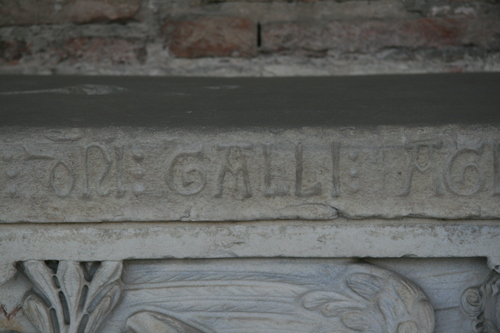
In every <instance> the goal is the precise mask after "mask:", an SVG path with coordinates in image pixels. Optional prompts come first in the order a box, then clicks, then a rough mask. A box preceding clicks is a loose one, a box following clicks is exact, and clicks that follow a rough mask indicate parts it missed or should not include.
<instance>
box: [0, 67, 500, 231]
mask: <svg viewBox="0 0 500 333" xmlns="http://www.w3.org/2000/svg"><path fill="white" fill-rule="evenodd" d="M499 91H500V75H499V74H446V75H410V76H371V77H328V78H327V77H316V78H266V79H262V78H137V77H92V76H88V77H69V76H68V77H29V76H4V77H1V79H0V126H1V128H2V130H1V132H0V169H1V170H2V176H1V177H2V178H1V180H0V198H1V200H0V221H1V222H4V223H8V222H100V221H131V220H134V221H249V220H267V219H283V220H292V219H299V220H333V219H336V218H338V217H345V218H371V217H381V218H401V217H427V218H439V219H465V218H467V219H471V218H474V219H491V218H493V219H496V218H498V217H500V205H499V203H500V132H499V131H498V129H499V126H500V125H499V124H500V94H499V93H498V92H499Z"/></svg>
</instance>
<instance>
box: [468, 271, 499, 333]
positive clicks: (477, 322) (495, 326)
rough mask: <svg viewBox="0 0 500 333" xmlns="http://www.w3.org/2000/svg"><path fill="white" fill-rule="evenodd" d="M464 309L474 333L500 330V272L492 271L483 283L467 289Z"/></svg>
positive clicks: (495, 332)
mask: <svg viewBox="0 0 500 333" xmlns="http://www.w3.org/2000/svg"><path fill="white" fill-rule="evenodd" d="M462 309H463V310H464V312H465V313H466V314H467V315H469V316H470V317H471V318H472V330H473V332H474V333H498V332H500V274H498V273H496V272H492V273H491V274H490V276H489V277H488V278H487V279H486V281H485V282H484V283H483V284H482V285H480V286H479V287H472V288H469V289H467V290H465V292H464V293H463V295H462Z"/></svg>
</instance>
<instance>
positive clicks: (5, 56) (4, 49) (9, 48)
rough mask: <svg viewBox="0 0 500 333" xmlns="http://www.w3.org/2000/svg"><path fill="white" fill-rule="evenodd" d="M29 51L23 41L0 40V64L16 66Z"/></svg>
mask: <svg viewBox="0 0 500 333" xmlns="http://www.w3.org/2000/svg"><path fill="white" fill-rule="evenodd" d="M28 54H31V50H30V48H29V46H28V45H27V43H26V42H25V41H19V40H0V64H4V65H17V64H18V63H19V60H21V58H22V57H23V56H25V55H28Z"/></svg>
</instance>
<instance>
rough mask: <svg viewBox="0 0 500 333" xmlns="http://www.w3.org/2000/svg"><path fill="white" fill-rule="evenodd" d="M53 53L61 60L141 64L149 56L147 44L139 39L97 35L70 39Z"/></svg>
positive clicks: (53, 50)
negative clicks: (98, 36)
mask: <svg viewBox="0 0 500 333" xmlns="http://www.w3.org/2000/svg"><path fill="white" fill-rule="evenodd" d="M51 53H52V54H54V55H55V56H56V57H57V58H58V61H59V62H60V61H68V62H71V63H78V62H83V63H84V62H90V63H97V62H99V63H108V64H113V65H120V64H129V65H130V64H141V63H144V62H145V60H146V57H147V51H146V47H145V44H144V42H143V41H141V40H139V39H119V38H96V37H94V38H91V37H79V38H71V39H68V40H67V41H66V42H65V43H64V44H63V45H62V46H60V47H58V48H53V49H52V50H51Z"/></svg>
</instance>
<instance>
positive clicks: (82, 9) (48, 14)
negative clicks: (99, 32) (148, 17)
mask: <svg viewBox="0 0 500 333" xmlns="http://www.w3.org/2000/svg"><path fill="white" fill-rule="evenodd" d="M141 1H142V0H63V1H57V0H0V25H1V26H7V25H34V24H54V23H89V22H109V21H117V20H118V21H121V20H127V19H130V18H132V17H133V16H134V15H135V13H136V12H137V11H138V10H139V8H140V6H141Z"/></svg>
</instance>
